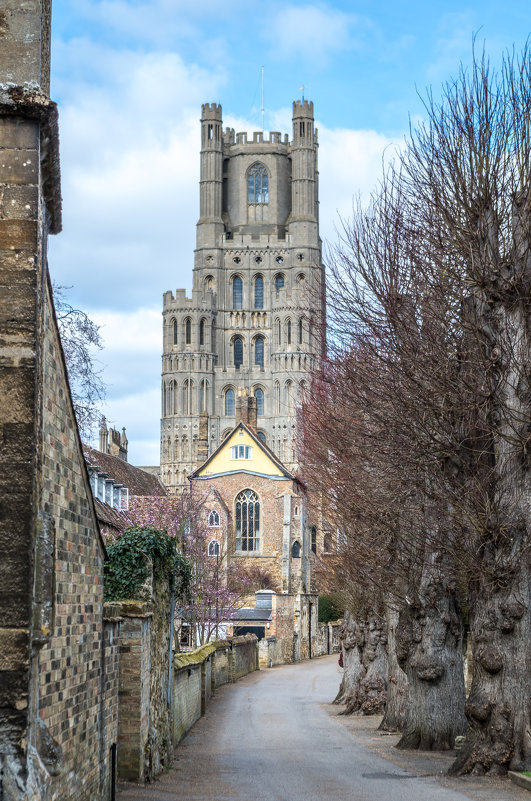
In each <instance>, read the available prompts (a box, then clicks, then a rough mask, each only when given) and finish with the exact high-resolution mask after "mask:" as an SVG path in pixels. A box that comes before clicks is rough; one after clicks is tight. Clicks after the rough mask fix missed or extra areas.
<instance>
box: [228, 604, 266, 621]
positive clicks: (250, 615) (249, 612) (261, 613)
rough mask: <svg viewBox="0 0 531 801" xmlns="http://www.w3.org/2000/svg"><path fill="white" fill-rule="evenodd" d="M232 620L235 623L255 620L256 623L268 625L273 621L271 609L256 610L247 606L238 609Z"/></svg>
mask: <svg viewBox="0 0 531 801" xmlns="http://www.w3.org/2000/svg"><path fill="white" fill-rule="evenodd" d="M232 619H233V620H234V621H240V620H254V621H256V622H260V621H261V622H262V623H267V622H268V621H270V620H273V615H272V612H271V609H256V608H255V607H252V606H246V607H244V608H243V609H237V610H236V612H234V614H233V616H232Z"/></svg>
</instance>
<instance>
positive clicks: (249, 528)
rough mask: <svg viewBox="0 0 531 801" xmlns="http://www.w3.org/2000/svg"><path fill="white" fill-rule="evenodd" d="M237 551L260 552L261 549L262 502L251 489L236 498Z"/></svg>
mask: <svg viewBox="0 0 531 801" xmlns="http://www.w3.org/2000/svg"><path fill="white" fill-rule="evenodd" d="M235 519H236V550H238V551H258V550H259V547H260V502H259V500H258V495H257V494H256V493H255V492H253V491H252V490H250V489H247V490H243V492H240V494H239V495H237V496H236V514H235Z"/></svg>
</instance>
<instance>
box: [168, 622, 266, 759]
mask: <svg viewBox="0 0 531 801" xmlns="http://www.w3.org/2000/svg"><path fill="white" fill-rule="evenodd" d="M174 668H175V672H174V680H173V687H172V737H173V744H174V746H175V745H177V744H178V743H179V742H180V741H181V740H182V738H183V737H184V735H185V734H186V733H187V732H188V731H189V730H190V729H191V728H192V726H193V725H194V723H195V722H196V721H197V720H199V718H200V717H201V715H203V714H204V713H205V710H206V707H207V705H208V702H209V700H210V698H211V697H212V695H213V694H214V690H215V689H216V688H217V687H221V686H222V685H223V684H226V683H228V682H231V681H235V680H236V679H238V678H241V677H242V676H245V675H247V674H248V673H252V672H253V671H254V670H258V640H257V638H256V637H255V636H254V634H246V635H244V636H243V637H234V638H233V639H232V641H231V640H224V641H221V642H213V643H208V644H207V645H203V646H201V648H198V649H196V650H195V651H191V652H190V653H186V654H177V655H176V656H175V659H174Z"/></svg>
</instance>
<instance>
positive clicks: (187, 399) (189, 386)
mask: <svg viewBox="0 0 531 801" xmlns="http://www.w3.org/2000/svg"><path fill="white" fill-rule="evenodd" d="M193 393H194V382H193V381H192V379H191V378H187V379H186V381H185V382H184V384H183V411H184V413H185V414H193V411H194V410H193V405H194V397H193Z"/></svg>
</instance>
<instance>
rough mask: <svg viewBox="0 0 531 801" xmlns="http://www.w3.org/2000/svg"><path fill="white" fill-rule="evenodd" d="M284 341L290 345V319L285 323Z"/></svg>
mask: <svg viewBox="0 0 531 801" xmlns="http://www.w3.org/2000/svg"><path fill="white" fill-rule="evenodd" d="M286 341H287V344H288V345H291V320H288V322H287V323H286Z"/></svg>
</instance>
